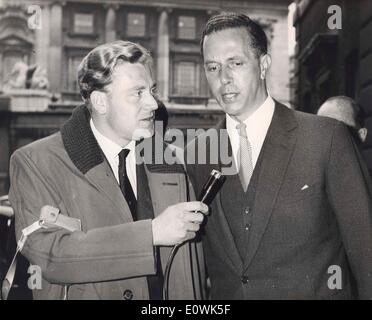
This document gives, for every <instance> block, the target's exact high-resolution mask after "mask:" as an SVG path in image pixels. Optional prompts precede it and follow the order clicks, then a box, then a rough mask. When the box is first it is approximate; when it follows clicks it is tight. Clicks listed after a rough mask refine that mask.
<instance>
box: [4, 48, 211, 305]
mask: <svg viewBox="0 0 372 320" xmlns="http://www.w3.org/2000/svg"><path fill="white" fill-rule="evenodd" d="M150 67H151V56H150V55H149V53H148V52H147V51H146V50H145V49H144V48H143V47H141V46H140V45H137V44H134V43H131V42H127V41H116V42H113V43H108V44H104V45H101V46H99V47H97V48H95V49H93V50H92V51H91V52H90V53H89V54H88V55H87V56H86V57H85V58H84V59H83V61H82V63H81V64H80V66H79V71H78V83H79V86H80V92H81V95H82V97H83V100H84V102H85V103H84V105H81V106H79V107H77V108H76V109H75V110H74V111H73V114H72V116H71V118H70V119H69V120H68V121H67V122H66V123H65V124H64V125H63V126H62V128H61V131H60V132H58V133H56V134H53V135H52V136H49V137H47V138H44V139H42V140H39V141H36V142H34V143H32V144H30V145H27V146H25V147H23V148H21V149H19V150H17V151H16V152H15V153H14V154H13V156H12V158H11V167H10V174H11V189H10V194H9V198H10V201H11V204H12V206H13V208H14V211H15V220H16V235H17V239H19V238H20V235H21V231H22V229H24V228H25V227H27V226H29V225H31V224H32V223H33V222H35V221H36V220H38V219H39V215H40V210H41V208H42V207H43V206H44V205H51V206H53V207H56V208H58V209H59V210H60V214H62V215H64V216H66V217H69V218H76V219H78V220H79V221H80V222H81V231H79V230H77V231H74V232H71V231H69V230H66V229H63V228H46V229H44V228H42V229H40V230H38V231H36V232H35V233H32V234H31V235H30V236H29V238H28V239H27V241H26V244H25V246H24V249H23V250H22V254H23V255H24V256H25V257H27V259H28V260H29V261H30V262H31V264H34V265H38V266H39V267H40V268H41V271H42V289H40V290H37V289H35V290H34V298H41V299H61V298H62V297H64V295H67V296H68V298H69V299H126V300H130V299H161V293H162V285H163V275H164V274H163V273H164V269H165V264H166V262H167V258H168V255H169V253H170V251H171V247H170V246H172V245H175V244H181V243H184V242H185V241H187V240H190V239H192V238H194V236H195V232H196V231H197V230H198V229H199V225H200V223H201V222H202V220H203V214H202V213H206V212H207V210H208V208H207V207H206V206H205V205H203V204H202V203H200V202H196V201H195V202H190V201H189V198H190V196H192V195H190V194H189V190H190V188H189V185H188V182H187V177H186V175H185V171H184V169H183V167H182V166H181V165H166V164H164V163H163V164H159V165H156V164H153V163H151V162H150V163H146V164H143V163H141V161H139V162H138V161H136V160H138V158H137V155H136V152H137V151H136V150H137V147H138V146H139V145H140V144H141V142H144V141H145V140H146V139H150V138H151V136H152V135H153V134H154V112H155V110H156V109H157V101H156V99H155V89H156V88H155V83H154V82H153V80H152V75H151V68H150ZM142 138H145V140H142ZM145 151H146V150H145ZM191 191H192V190H191ZM197 211H198V212H199V213H197ZM66 219H67V218H66ZM69 221H70V220H69ZM199 246H200V244H199V243H196V242H186V243H184V244H183V245H182V246H181V247H180V248H179V250H178V252H177V254H176V256H175V258H174V260H173V265H172V269H171V272H170V275H169V277H170V283H169V298H170V299H199V298H201V297H202V296H201V294H202V291H203V286H202V283H203V279H204V275H203V265H202V263H203V256H202V251H201V248H198V247H199ZM200 284H201V285H200ZM66 289H68V290H66Z"/></svg>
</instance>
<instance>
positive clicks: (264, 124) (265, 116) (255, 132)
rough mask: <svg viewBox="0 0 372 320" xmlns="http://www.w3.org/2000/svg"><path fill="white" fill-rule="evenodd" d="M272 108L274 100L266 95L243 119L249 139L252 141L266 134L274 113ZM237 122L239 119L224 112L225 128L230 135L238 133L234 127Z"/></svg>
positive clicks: (273, 107)
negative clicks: (260, 103)
mask: <svg viewBox="0 0 372 320" xmlns="http://www.w3.org/2000/svg"><path fill="white" fill-rule="evenodd" d="M274 109H275V102H274V100H273V98H271V96H270V95H268V96H267V98H266V100H265V102H264V103H263V104H262V105H261V106H260V107H259V108H257V110H256V111H255V112H253V113H252V114H251V115H250V116H249V117H248V118H247V119H245V120H244V121H243V122H244V123H245V124H246V126H247V136H248V139H249V140H250V141H254V140H256V139H257V138H258V137H261V136H262V135H264V136H266V133H267V130H268V128H269V126H270V123H271V119H272V117H273V114H274ZM238 124H239V121H237V120H235V119H233V118H232V117H231V116H230V115H228V114H226V129H227V132H228V134H229V136H230V137H231V135H235V134H238V131H237V129H236V126H237V125H238Z"/></svg>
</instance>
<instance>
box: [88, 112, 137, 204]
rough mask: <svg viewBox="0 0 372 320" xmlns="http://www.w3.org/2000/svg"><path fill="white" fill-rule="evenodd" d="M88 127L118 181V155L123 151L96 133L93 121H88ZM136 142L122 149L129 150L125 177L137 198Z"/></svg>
mask: <svg viewBox="0 0 372 320" xmlns="http://www.w3.org/2000/svg"><path fill="white" fill-rule="evenodd" d="M90 127H91V129H92V132H93V135H94V137H95V138H96V140H97V142H98V145H99V146H100V148H101V149H102V151H103V153H104V155H105V157H106V159H107V161H108V162H109V164H110V166H111V169H112V171H113V173H114V175H115V178H116V180H117V182H118V183H119V184H120V180H119V153H120V151H121V150H122V149H123V148H122V147H121V146H119V145H118V144H117V143H115V142H113V141H112V140H110V139H109V138H106V137H105V136H104V135H103V134H102V133H100V132H99V131H98V129H97V128H96V127H95V125H94V123H93V119H90ZM135 147H136V142H135V141H131V142H129V143H128V144H127V145H126V146H125V148H124V149H128V150H129V154H128V156H127V159H126V169H127V175H128V178H129V181H130V184H131V185H132V189H133V193H134V195H135V197H136V198H137V175H136V153H135Z"/></svg>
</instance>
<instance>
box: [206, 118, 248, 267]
mask: <svg viewBox="0 0 372 320" xmlns="http://www.w3.org/2000/svg"><path fill="white" fill-rule="evenodd" d="M217 129H218V131H219V135H218V136H219V139H220V138H221V135H222V134H226V135H227V131H226V119H224V120H223V121H221V122H220V123H219V124H218V126H217ZM218 146H219V148H220V150H219V151H220V152H219V156H221V152H224V151H223V150H221V149H222V148H221V147H223V145H221V143H220V140H219V144H218ZM227 147H228V154H232V150H231V144H230V139H228V146H227ZM207 150H208V152H210V145H209V146H208V148H207ZM207 159H210V158H209V155H208V158H207ZM230 165H231V164H223V163H222V161H221V158H220V157H219V161H218V164H215V165H211V164H209V165H208V166H206V168H207V169H206V170H207V171H208V172H207V173H206V174H207V175H208V176H209V174H210V172H211V171H212V170H213V169H216V170H219V171H221V172H224V171H223V168H224V167H225V168H226V167H230ZM232 165H233V166H234V168H235V163H234V160H233V164H232ZM229 172H230V173H232V172H235V169H233V170H229ZM226 178H227V179H229V176H227V177H226ZM222 188H223V187H222ZM224 191H226V190H221V192H224ZM221 192H219V193H218V194H217V196H216V198H215V200H214V203H215V208H216V210H215V212H211V214H213V215H214V219H213V221H214V225H213V227H209V230H211V229H212V228H213V229H214V230H215V231H214V234H215V240H216V241H217V242H218V244H219V245H220V246H221V247H222V248H223V250H224V251H225V254H226V256H227V257H228V258H229V263H230V265H231V267H232V268H233V269H235V270H237V271H238V272H239V273H240V272H241V270H242V268H243V263H242V259H241V258H240V255H239V251H238V248H237V247H236V243H235V239H234V236H233V234H232V232H231V228H230V225H229V223H228V221H227V219H226V215H225V212H224V209H223V206H222V202H221ZM227 192H229V191H227Z"/></svg>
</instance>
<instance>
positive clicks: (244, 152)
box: [236, 123, 253, 192]
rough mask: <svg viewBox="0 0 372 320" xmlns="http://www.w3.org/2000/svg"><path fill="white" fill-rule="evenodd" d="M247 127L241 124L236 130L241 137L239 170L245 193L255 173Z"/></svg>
mask: <svg viewBox="0 0 372 320" xmlns="http://www.w3.org/2000/svg"><path fill="white" fill-rule="evenodd" d="M246 127H247V126H246V125H245V124H244V123H239V124H238V125H237V126H236V129H237V130H238V131H239V136H240V139H239V140H240V146H239V153H238V159H239V161H240V163H239V164H238V168H239V178H240V182H241V184H242V187H243V190H244V192H246V191H247V188H248V185H249V181H250V180H251V177H252V173H253V162H252V146H251V144H250V142H249V140H248V137H247V131H246Z"/></svg>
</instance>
